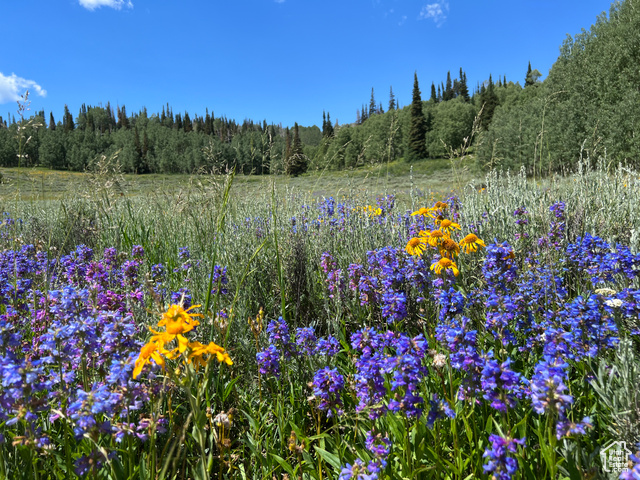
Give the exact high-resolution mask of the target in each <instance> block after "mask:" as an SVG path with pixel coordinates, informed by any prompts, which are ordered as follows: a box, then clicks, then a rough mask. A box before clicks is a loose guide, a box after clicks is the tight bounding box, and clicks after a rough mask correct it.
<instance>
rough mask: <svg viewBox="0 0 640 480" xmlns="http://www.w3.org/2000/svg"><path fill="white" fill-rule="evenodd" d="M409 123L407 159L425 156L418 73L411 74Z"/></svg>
mask: <svg viewBox="0 0 640 480" xmlns="http://www.w3.org/2000/svg"><path fill="white" fill-rule="evenodd" d="M410 122H411V123H410V125H409V152H408V153H409V154H408V156H407V157H408V158H407V160H409V161H415V160H420V159H423V158H427V148H426V138H425V137H426V134H427V124H426V119H425V118H424V113H423V112H422V99H421V97H420V87H419V85H418V74H417V73H414V74H413V95H412V101H411V120H410Z"/></svg>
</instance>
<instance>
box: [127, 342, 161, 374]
mask: <svg viewBox="0 0 640 480" xmlns="http://www.w3.org/2000/svg"><path fill="white" fill-rule="evenodd" d="M161 348H162V345H160V344H158V343H156V342H149V343H147V344H146V345H144V346H143V347H142V348H141V349H140V355H139V356H138V358H137V360H136V364H135V368H134V369H133V378H134V379H135V378H136V377H137V376H138V375H140V373H141V372H142V369H143V368H144V366H145V365H146V364H147V363H149V360H151V359H153V361H154V362H156V364H157V365H160V366H161V367H162V368H164V358H163V357H162V355H160V352H159V349H161Z"/></svg>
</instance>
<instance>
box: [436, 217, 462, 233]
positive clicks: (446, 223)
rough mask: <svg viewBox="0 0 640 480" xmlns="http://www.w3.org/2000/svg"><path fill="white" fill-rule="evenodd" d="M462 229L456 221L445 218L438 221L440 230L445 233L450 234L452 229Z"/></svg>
mask: <svg viewBox="0 0 640 480" xmlns="http://www.w3.org/2000/svg"><path fill="white" fill-rule="evenodd" d="M454 228H455V229H458V230H462V229H461V228H460V225H458V224H457V223H453V222H452V221H451V220H447V219H446V218H445V219H444V220H442V221H441V222H440V230H442V231H443V232H445V233H446V234H447V235H451V232H452V231H453V229H454Z"/></svg>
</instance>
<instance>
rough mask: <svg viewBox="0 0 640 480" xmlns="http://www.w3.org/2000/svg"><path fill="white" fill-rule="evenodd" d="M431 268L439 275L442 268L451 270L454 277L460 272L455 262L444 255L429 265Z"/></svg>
mask: <svg viewBox="0 0 640 480" xmlns="http://www.w3.org/2000/svg"><path fill="white" fill-rule="evenodd" d="M431 270H433V271H435V272H436V274H437V275H440V274H441V273H442V271H443V270H445V271H446V270H451V271H452V272H453V274H454V275H455V276H456V277H457V276H458V275H459V274H460V270H458V267H457V266H456V264H455V262H454V261H453V260H451V259H449V258H446V257H445V258H441V259H440V260H438V261H437V262H436V263H434V264H433V265H431Z"/></svg>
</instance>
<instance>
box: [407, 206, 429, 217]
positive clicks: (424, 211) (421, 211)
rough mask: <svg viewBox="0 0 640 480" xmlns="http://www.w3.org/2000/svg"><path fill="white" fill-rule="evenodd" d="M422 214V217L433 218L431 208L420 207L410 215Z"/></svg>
mask: <svg viewBox="0 0 640 480" xmlns="http://www.w3.org/2000/svg"><path fill="white" fill-rule="evenodd" d="M415 215H422V216H423V217H431V218H433V214H432V213H431V209H429V208H425V207H422V208H420V209H419V210H416V211H415V212H413V213H412V214H411V216H412V217H413V216H415Z"/></svg>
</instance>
